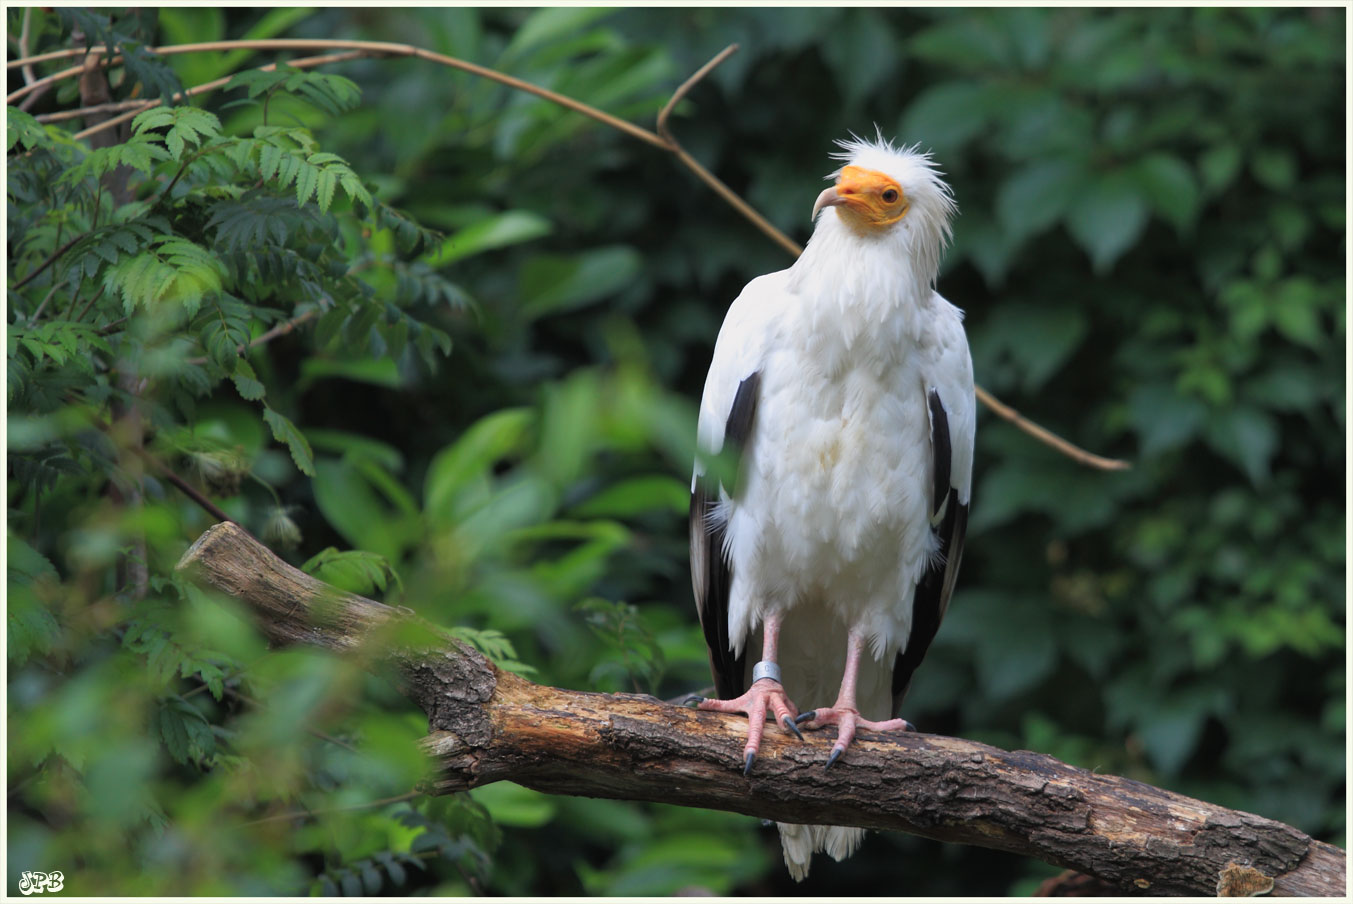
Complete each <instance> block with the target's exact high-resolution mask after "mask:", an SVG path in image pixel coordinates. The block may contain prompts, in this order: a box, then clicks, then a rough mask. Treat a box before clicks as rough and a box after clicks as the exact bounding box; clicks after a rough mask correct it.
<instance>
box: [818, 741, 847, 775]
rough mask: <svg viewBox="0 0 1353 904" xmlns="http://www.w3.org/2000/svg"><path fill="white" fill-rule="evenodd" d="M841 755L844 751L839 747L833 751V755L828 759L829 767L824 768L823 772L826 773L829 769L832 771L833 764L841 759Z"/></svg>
mask: <svg viewBox="0 0 1353 904" xmlns="http://www.w3.org/2000/svg"><path fill="white" fill-rule="evenodd" d="M841 753H842V749H841V748H840V747H837V748H836V749H835V750H833V751H832V755H831V756H829V757H827V765H825V766H823V767H822V771H823V772H826V771H827V770H828V769H830V768H831V767H832V763H835V762H836V761H837V760H838V759H840V757H841Z"/></svg>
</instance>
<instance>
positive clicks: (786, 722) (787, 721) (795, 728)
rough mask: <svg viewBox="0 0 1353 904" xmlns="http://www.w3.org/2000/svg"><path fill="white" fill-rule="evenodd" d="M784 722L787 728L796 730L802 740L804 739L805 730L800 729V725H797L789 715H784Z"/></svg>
mask: <svg viewBox="0 0 1353 904" xmlns="http://www.w3.org/2000/svg"><path fill="white" fill-rule="evenodd" d="M782 724H783V725H784V727H785V728H787V729H789V730H790V731H792V732H794V734H795V735H796V736H797V737H798V739H799V740H800V741H802V740H803V732H801V731H799V726H797V725H795V724H794V723H793V722H791V721H790V720H789V716H785V717H784V719H783V720H782Z"/></svg>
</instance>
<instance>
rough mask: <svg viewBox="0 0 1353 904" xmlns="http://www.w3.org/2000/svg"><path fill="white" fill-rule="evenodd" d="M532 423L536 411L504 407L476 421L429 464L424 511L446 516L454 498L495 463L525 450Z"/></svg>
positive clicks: (425, 483)
mask: <svg viewBox="0 0 1353 904" xmlns="http://www.w3.org/2000/svg"><path fill="white" fill-rule="evenodd" d="M534 425H535V413H534V412H532V411H531V410H530V409H527V408H507V409H504V410H502V411H498V412H495V413H494V414H490V415H488V416H487V417H485V418H482V419H481V420H479V421H478V422H476V423H475V424H474V425H473V426H471V427H470V428H469V429H468V430H466V431H465V433H464V434H462V435H461V437H460V438H459V439H458V440H456V442H455V443H453V444H452V445H450V446H447V447H446V448H445V449H443V450H442V451H441V452H438V453H437V455H436V456H434V457H433V459H432V462H431V464H429V465H428V473H427V478H426V479H425V482H424V487H425V490H424V502H423V509H424V511H426V512H427V513H428V515H429V516H431V517H433V518H438V517H446V516H447V515H448V514H449V513H450V512H451V511H452V510H453V508H454V500H455V499H456V497H457V496H459V495H460V494H461V493H462V492H463V491H464V490H465V488H466V487H467V486H469V485H470V484H471V483H472V482H473V481H475V480H477V479H480V478H482V477H483V476H485V475H486V473H487V472H488V470H489V468H491V467H492V466H493V464H494V463H495V462H497V461H498V460H499V459H502V458H504V457H506V456H508V455H510V454H514V453H517V454H519V453H521V452H523V451H525V441H526V439H527V436H528V433H527V431H528V430H530V429H531V428H532V427H533V426H534Z"/></svg>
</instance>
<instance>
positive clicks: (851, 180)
mask: <svg viewBox="0 0 1353 904" xmlns="http://www.w3.org/2000/svg"><path fill="white" fill-rule="evenodd" d="M910 206H911V204H910V202H908V201H907V195H906V193H905V192H903V191H902V186H900V185H898V184H897V183H896V182H895V181H893V179H892V178H891V177H889V176H886V175H884V174H883V173H880V172H878V171H877V170H867V169H861V168H860V167H858V166H848V167H846V168H845V169H843V170H841V175H840V176H838V177H837V179H836V184H835V185H834V186H832V187H831V188H829V189H827V190H826V191H824V192H823V193H822V194H820V195H818V196H817V203H816V204H814V205H813V217H814V219H816V218H817V212H818V211H819V210H821V209H822V208H824V207H835V208H836V209H837V213H838V214H839V215H840V216H841V218H842V219H844V220H845V221H846V222H847V223H848V224H850V225H851V226H856V227H864V228H872V229H881V228H883V227H885V226H891V225H892V224H894V223H896V222H897V221H898V220H900V219H902V218H903V217H904V216H906V215H907V209H908V208H909V207H910Z"/></svg>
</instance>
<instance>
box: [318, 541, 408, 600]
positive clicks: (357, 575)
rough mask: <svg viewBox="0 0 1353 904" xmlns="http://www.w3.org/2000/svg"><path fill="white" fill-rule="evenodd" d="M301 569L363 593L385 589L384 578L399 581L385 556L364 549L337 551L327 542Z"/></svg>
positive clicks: (328, 581)
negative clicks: (327, 544)
mask: <svg viewBox="0 0 1353 904" xmlns="http://www.w3.org/2000/svg"><path fill="white" fill-rule="evenodd" d="M301 570H302V571H304V572H305V573H306V574H310V575H314V576H315V577H316V578H318V579H319V580H321V581H323V582H324V583H326V584H333V585H334V586H335V587H338V588H341V589H343V590H347V591H349V592H351V593H360V594H364V595H370V594H371V593H372V592H373V591H375V590H382V591H383V590H385V587H386V583H387V579H393V580H394V582H395V583H396V584H398V583H400V580H399V575H398V574H397V573H396V572H395V570H394V567H393V566H391V564H390V560H389V559H387V558H386V557H385V556H383V555H381V554H380V553H375V552H370V551H368V550H364V549H350V550H347V551H343V552H340V551H339V550H337V549H335V548H334V547H332V546H330V547H329V548H328V549H325V550H324V551H323V552H320V553H318V554H317V555H315V556H312V557H311V558H310V559H309V560H308V561H306V563H305V564H304V565H302V566H301Z"/></svg>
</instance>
